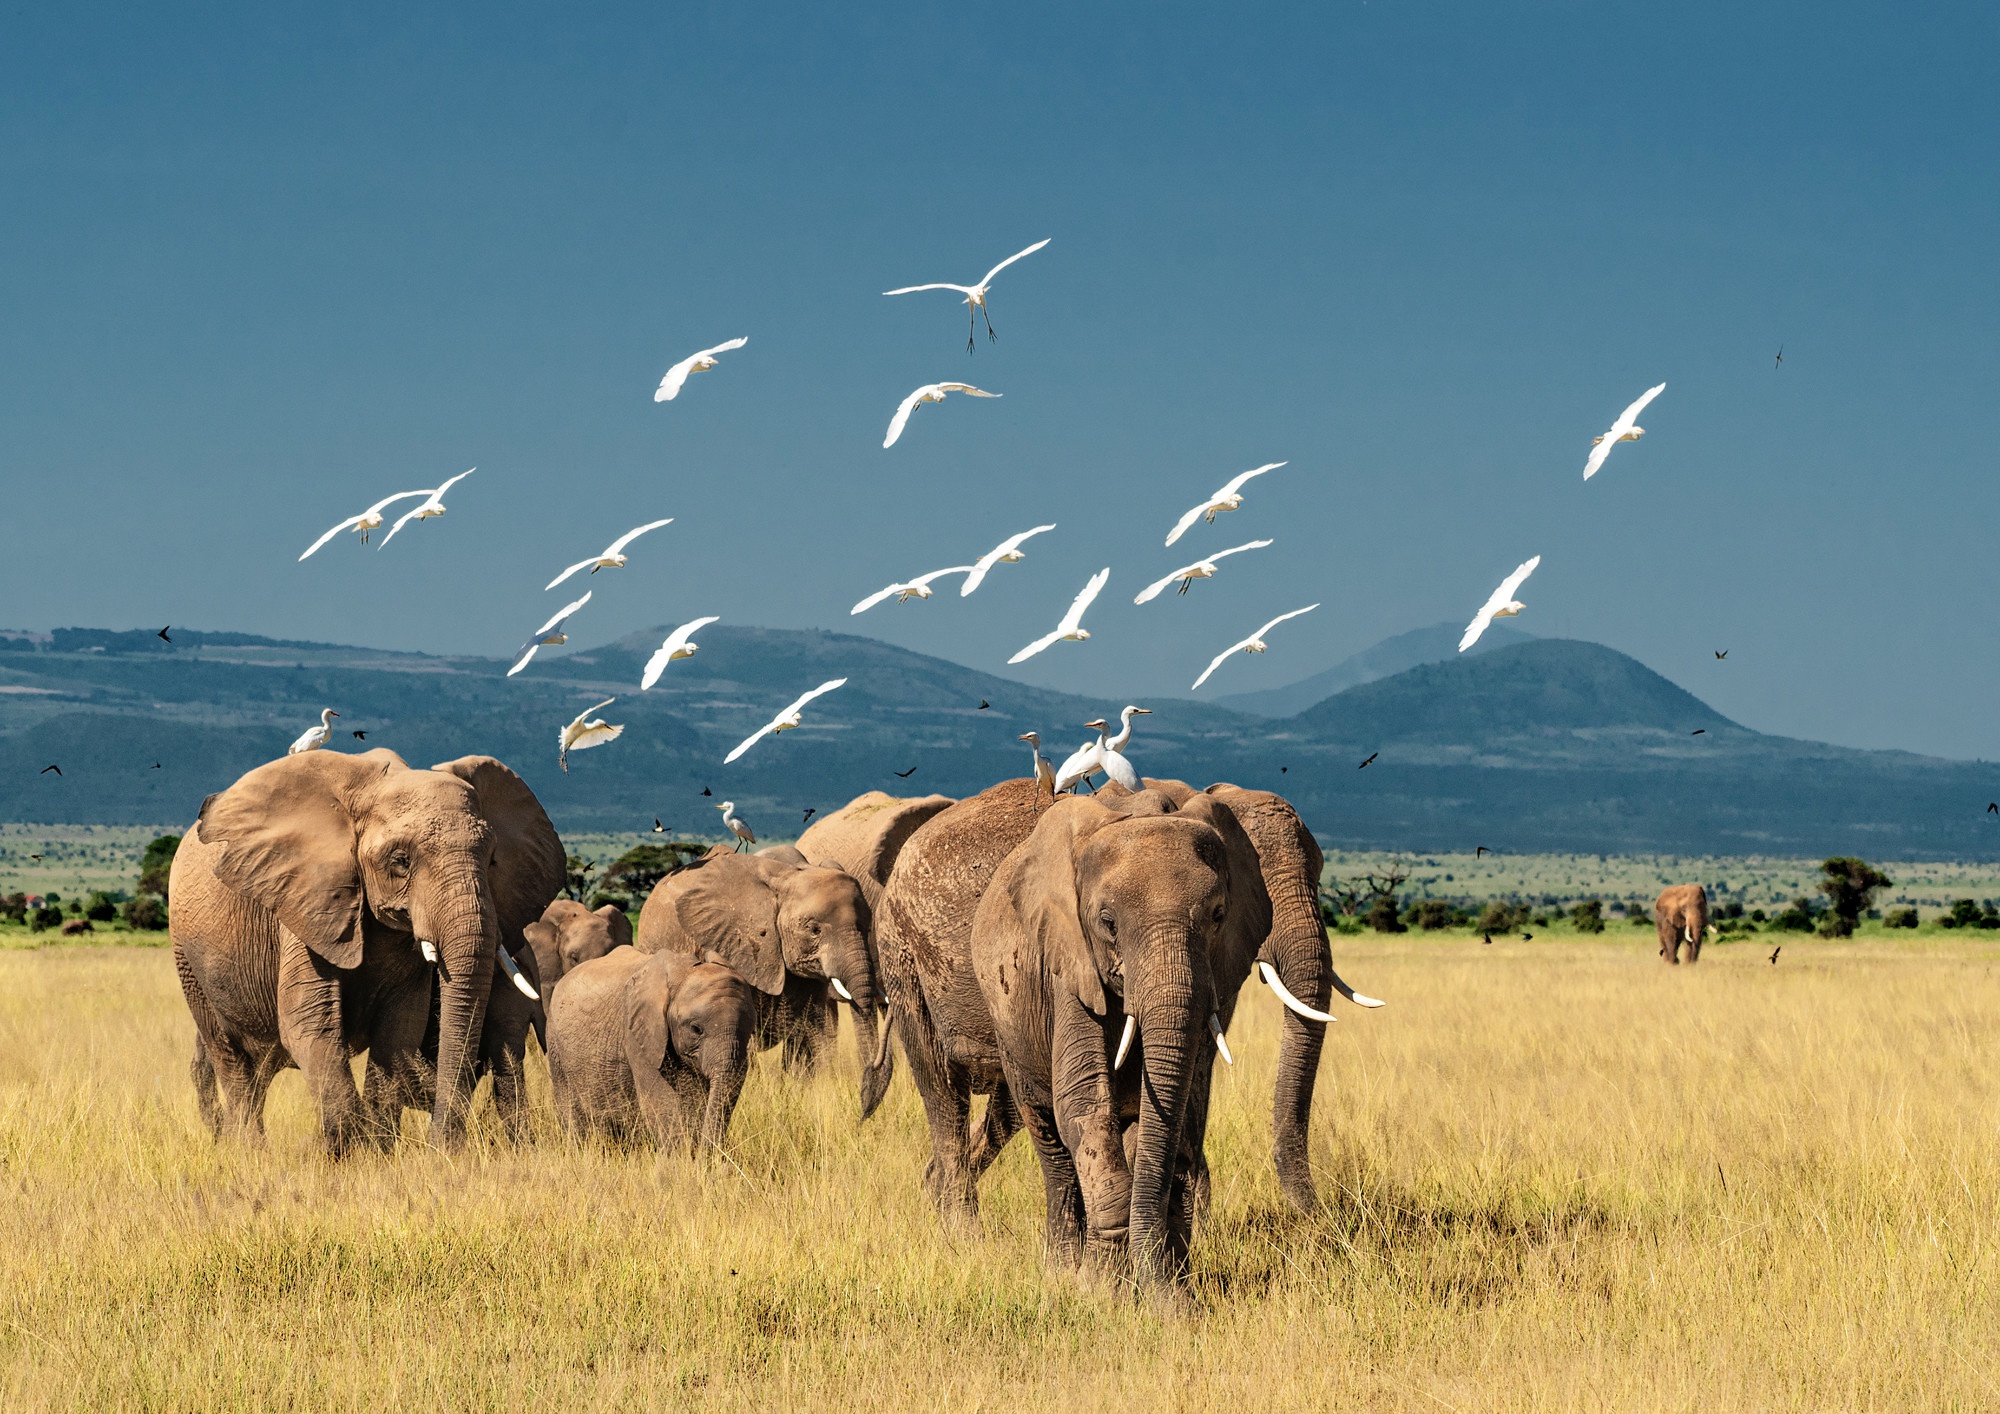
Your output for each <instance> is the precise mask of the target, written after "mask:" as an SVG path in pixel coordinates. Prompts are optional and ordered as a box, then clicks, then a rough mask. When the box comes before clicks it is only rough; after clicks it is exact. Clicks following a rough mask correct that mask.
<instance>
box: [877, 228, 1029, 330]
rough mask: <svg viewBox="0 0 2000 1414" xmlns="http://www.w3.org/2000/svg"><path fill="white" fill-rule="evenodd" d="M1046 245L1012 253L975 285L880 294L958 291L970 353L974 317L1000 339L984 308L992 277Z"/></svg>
mask: <svg viewBox="0 0 2000 1414" xmlns="http://www.w3.org/2000/svg"><path fill="white" fill-rule="evenodd" d="M1049 239H1050V240H1053V239H1054V237H1053V236H1052V237H1050V238H1049ZM1048 243H1049V242H1048V241H1047V240H1041V241H1036V242H1035V243H1034V244H1033V245H1031V246H1029V247H1028V248H1027V249H1026V250H1020V251H1016V252H1014V254H1012V255H1010V256H1008V257H1007V258H1006V259H1005V260H1003V261H1001V262H1000V263H999V264H998V265H996V266H994V267H993V268H992V269H991V270H988V271H987V272H986V278H985V279H983V280H981V281H980V282H979V283H978V284H976V285H952V284H947V283H944V282H942V281H940V282H938V283H937V284H932V285H905V286H903V288H902V289H900V290H884V291H882V293H883V294H885V295H913V294H916V293H918V292H919V291H921V290H956V291H958V293H960V294H962V295H964V296H965V304H966V310H965V351H966V352H967V353H971V352H972V350H973V349H974V347H976V345H975V343H974V341H973V336H974V335H975V334H977V333H978V332H979V324H978V322H977V319H976V317H975V316H978V315H984V316H985V319H986V337H987V338H989V339H997V338H999V337H1000V336H999V335H998V334H996V333H994V332H993V315H992V313H991V312H990V311H988V309H987V308H986V291H987V290H988V289H989V288H990V287H991V286H992V284H993V277H994V276H995V275H998V274H999V273H1000V272H1001V271H1002V270H1005V269H1006V268H1007V267H1008V266H1009V265H1012V264H1013V263H1014V262H1015V261H1017V260H1019V259H1020V258H1021V257H1022V256H1024V255H1033V254H1034V253H1035V252H1036V251H1038V250H1040V249H1041V248H1042V247H1043V246H1045V245H1047V244H1048Z"/></svg>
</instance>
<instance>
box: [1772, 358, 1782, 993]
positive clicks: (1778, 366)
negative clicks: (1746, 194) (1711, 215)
mask: <svg viewBox="0 0 2000 1414" xmlns="http://www.w3.org/2000/svg"><path fill="white" fill-rule="evenodd" d="M1784 366H1785V346H1784V345H1783V344H1780V345H1778V361H1777V362H1776V363H1774V364H1772V365H1771V367H1773V368H1783V367H1784ZM1774 956H1775V955H1774Z"/></svg>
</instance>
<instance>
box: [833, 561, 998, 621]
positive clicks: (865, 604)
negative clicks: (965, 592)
mask: <svg viewBox="0 0 2000 1414" xmlns="http://www.w3.org/2000/svg"><path fill="white" fill-rule="evenodd" d="M971 573H972V566H971V565H953V566H952V567H951V568H950V569H948V570H932V571H931V572H930V573H929V574H920V575H918V576H917V577H916V578H915V579H910V580H904V581H903V582H902V583H900V584H892V585H890V586H889V587H888V588H887V589H878V590H876V591H875V592H874V593H873V594H871V595H869V596H868V597H867V598H866V599H863V600H862V601H861V602H860V603H859V604H856V605H855V606H854V607H853V608H852V609H849V610H848V611H847V612H848V613H850V614H865V613H867V612H868V611H869V610H870V609H872V608H874V607H875V606H876V605H877V604H879V603H881V602H882V601H883V600H884V599H887V598H888V597H889V596H890V595H891V594H893V595H895V596H896V602H897V603H898V604H901V603H904V602H906V601H907V600H911V599H928V598H930V597H931V581H932V580H934V579H939V578H942V577H943V576H945V575H948V574H971Z"/></svg>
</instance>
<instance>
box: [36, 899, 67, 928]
mask: <svg viewBox="0 0 2000 1414" xmlns="http://www.w3.org/2000/svg"><path fill="white" fill-rule="evenodd" d="M62 921H63V914H62V910H61V909H60V908H56V907H54V906H53V905H51V904H46V903H45V904H42V905H40V906H39V907H37V908H35V909H33V910H31V911H30V912H29V914H28V927H29V929H30V930H32V931H33V932H36V933H42V932H46V931H48V930H49V929H50V928H60V927H62Z"/></svg>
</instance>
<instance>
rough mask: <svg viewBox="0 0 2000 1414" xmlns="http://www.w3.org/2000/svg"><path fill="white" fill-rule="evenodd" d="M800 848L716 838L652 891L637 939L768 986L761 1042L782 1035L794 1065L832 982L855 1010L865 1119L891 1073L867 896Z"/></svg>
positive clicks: (644, 947) (771, 1042) (807, 1053)
mask: <svg viewBox="0 0 2000 1414" xmlns="http://www.w3.org/2000/svg"><path fill="white" fill-rule="evenodd" d="M797 857H798V856H797V851H795V850H792V849H791V848H790V847H789V846H787V847H783V848H781V849H778V850H773V851H771V852H768V853H758V854H736V853H732V852H731V851H729V850H727V849H724V848H722V847H720V846H717V847H716V848H714V849H712V850H710V851H709V852H708V853H707V854H705V855H703V856H702V857H701V858H700V859H697V860H695V861H694V862H693V863H692V864H690V865H688V866H687V868H685V869H682V870H680V871H679V872H678V873H674V874H670V875H668V876H667V877H666V878H664V879H662V880H661V881H660V882H659V884H658V885H657V886H656V887H655V888H654V889H653V892H652V893H651V894H649V895H648V896H647V898H646V906H645V907H644V908H643V909H642V910H640V913H639V933H638V937H637V939H636V940H635V942H634V946H635V947H637V948H638V949H639V951H640V952H644V953H655V952H673V953H679V954H681V955H682V956H685V957H691V958H697V959H699V958H710V959H713V960H715V961H720V962H726V963H728V964H729V965H730V966H731V967H733V968H735V969H736V970H737V971H738V972H739V973H741V974H742V975H743V977H744V978H745V980H747V981H748V982H749V983H750V985H751V986H753V987H755V988H756V989H757V990H758V991H759V992H761V993H762V994H763V1002H762V1014H761V1016H760V1018H759V1023H758V1034H757V1048H758V1049H759V1050H764V1049H767V1048H769V1047H771V1046H775V1045H779V1044H781V1043H782V1044H783V1046H784V1048H785V1062H786V1064H787V1066H789V1067H791V1068H793V1069H795V1070H805V1069H810V1068H811V1066H812V1064H813V1061H814V1059H815V1052H814V1051H813V1049H812V1044H813V1037H814V1034H815V1027H814V1026H813V1025H811V1024H810V1023H811V1022H812V1021H813V1020H814V1019H815V1017H816V1015H817V1016H818V1017H820V1018H822V1019H823V1016H824V1007H825V1002H824V1001H823V998H824V996H825V992H824V990H823V989H824V988H825V987H827V986H829V985H830V986H831V987H832V988H833V990H834V992H835V993H837V994H839V995H840V997H841V1000H843V1001H846V1002H847V1003H848V1004H849V1005H850V1006H851V1007H852V1008H853V1011H854V1026H855V1036H856V1042H857V1045H858V1047H859V1050H860V1057H861V1112H862V1116H863V1118H866V1117H867V1116H868V1115H869V1114H871V1113H872V1112H873V1111H874V1109H875V1106H876V1105H878V1104H880V1103H881V1100H882V1095H883V1092H884V1091H885V1090H887V1089H888V1073H889V1069H888V1059H887V1056H886V1054H885V1052H886V1050H887V1047H888V1039H889V1038H888V1035H887V1033H886V1032H879V1033H878V1028H879V1022H880V1015H879V1013H880V1009H881V996H880V993H879V991H878V990H877V986H876V980H875V966H874V963H873V961H872V960H871V959H870V957H869V954H868V942H867V935H868V929H869V912H868V901H867V899H866V898H865V897H864V896H863V894H862V891H861V885H860V884H859V883H857V882H856V881H855V879H854V878H853V876H852V875H849V874H847V873H846V872H845V871H843V870H839V869H832V868H828V867H826V866H824V865H819V864H802V863H798V862H796V858H797ZM802 1022H804V1023H808V1024H803V1025H802V1024H801V1023H802Z"/></svg>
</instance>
